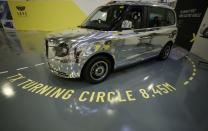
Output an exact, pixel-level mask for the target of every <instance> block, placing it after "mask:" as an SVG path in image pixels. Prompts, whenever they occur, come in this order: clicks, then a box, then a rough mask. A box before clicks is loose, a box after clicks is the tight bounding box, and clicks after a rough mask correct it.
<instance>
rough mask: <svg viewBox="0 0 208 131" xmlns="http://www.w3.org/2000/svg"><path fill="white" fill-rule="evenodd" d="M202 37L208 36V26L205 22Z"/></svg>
mask: <svg viewBox="0 0 208 131" xmlns="http://www.w3.org/2000/svg"><path fill="white" fill-rule="evenodd" d="M200 34H201V37H204V38H208V26H207V25H206V24H205V23H204V24H203V25H202V27H201V29H200Z"/></svg>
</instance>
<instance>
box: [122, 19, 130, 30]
mask: <svg viewBox="0 0 208 131" xmlns="http://www.w3.org/2000/svg"><path fill="white" fill-rule="evenodd" d="M121 29H124V30H127V29H132V22H131V21H130V20H124V21H123V22H122V25H121Z"/></svg>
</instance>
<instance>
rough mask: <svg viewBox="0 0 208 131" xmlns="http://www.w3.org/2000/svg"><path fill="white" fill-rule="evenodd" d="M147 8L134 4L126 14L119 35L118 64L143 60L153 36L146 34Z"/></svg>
mask: <svg viewBox="0 0 208 131" xmlns="http://www.w3.org/2000/svg"><path fill="white" fill-rule="evenodd" d="M145 15H146V13H145V8H144V7H141V6H132V7H131V9H130V10H129V11H128V13H127V14H126V16H125V18H124V20H123V22H122V25H121V28H122V31H121V32H120V33H119V35H118V39H119V40H118V44H117V51H118V52H117V53H118V60H117V62H118V64H119V65H127V64H130V63H134V62H137V61H141V60H143V58H142V56H143V54H144V53H145V52H146V51H147V50H148V48H147V44H148V43H149V42H150V40H151V37H149V36H148V35H147V34H144V32H145V30H144V29H142V28H144V26H145V25H144V23H145Z"/></svg>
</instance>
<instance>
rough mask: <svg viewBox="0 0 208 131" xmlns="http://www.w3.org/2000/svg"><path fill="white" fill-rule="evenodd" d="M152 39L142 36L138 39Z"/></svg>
mask: <svg viewBox="0 0 208 131" xmlns="http://www.w3.org/2000/svg"><path fill="white" fill-rule="evenodd" d="M151 38H152V37H151V36H142V37H140V39H151Z"/></svg>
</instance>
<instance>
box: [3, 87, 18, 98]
mask: <svg viewBox="0 0 208 131" xmlns="http://www.w3.org/2000/svg"><path fill="white" fill-rule="evenodd" d="M1 92H2V94H3V95H4V96H6V97H7V98H11V97H13V96H14V95H15V92H14V89H13V88H12V86H11V84H10V83H5V84H4V85H2V87H1Z"/></svg>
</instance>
